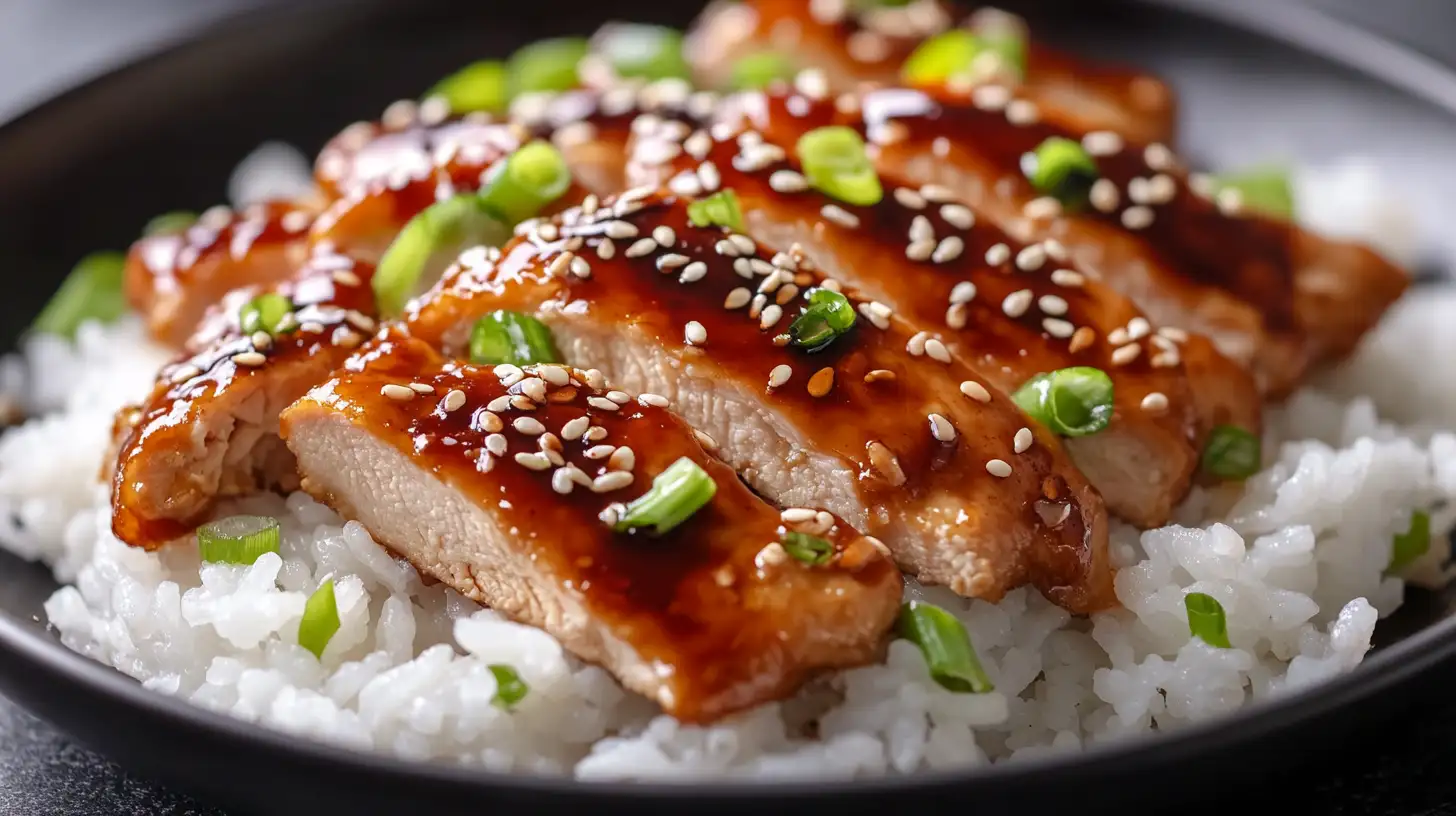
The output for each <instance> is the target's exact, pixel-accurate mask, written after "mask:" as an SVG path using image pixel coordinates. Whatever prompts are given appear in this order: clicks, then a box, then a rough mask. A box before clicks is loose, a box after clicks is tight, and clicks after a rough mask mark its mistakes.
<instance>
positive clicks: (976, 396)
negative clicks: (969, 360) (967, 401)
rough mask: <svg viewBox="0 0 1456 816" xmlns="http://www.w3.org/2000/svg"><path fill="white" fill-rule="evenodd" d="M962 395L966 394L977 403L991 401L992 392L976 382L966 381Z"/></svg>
mask: <svg viewBox="0 0 1456 816" xmlns="http://www.w3.org/2000/svg"><path fill="white" fill-rule="evenodd" d="M961 393H962V394H965V395H966V396H968V397H970V398H971V399H973V400H975V401H976V402H990V401H991V392H990V391H987V390H986V386H984V385H981V384H980V383H978V382H976V381H975V380H966V381H965V382H963V383H961Z"/></svg>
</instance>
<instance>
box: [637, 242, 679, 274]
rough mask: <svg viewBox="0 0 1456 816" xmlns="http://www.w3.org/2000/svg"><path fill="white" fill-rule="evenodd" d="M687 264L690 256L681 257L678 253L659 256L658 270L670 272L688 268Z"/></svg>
mask: <svg viewBox="0 0 1456 816" xmlns="http://www.w3.org/2000/svg"><path fill="white" fill-rule="evenodd" d="M643 240H644V241H645V240H647V239H645V238H644V239H643ZM687 263H688V256H686V255H679V254H677V253H676V252H669V253H667V254H665V255H659V256H657V268H658V269H660V270H662V271H663V272H668V271H670V270H673V269H677V268H679V267H682V266H687Z"/></svg>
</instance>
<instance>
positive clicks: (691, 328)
mask: <svg viewBox="0 0 1456 816" xmlns="http://www.w3.org/2000/svg"><path fill="white" fill-rule="evenodd" d="M683 337H684V338H685V339H686V340H687V344H688V345H690V346H701V345H703V344H704V343H706V342H708V330H707V329H705V328H703V324H702V323H699V322H698V321H696V320H690V321H688V325H687V327H686V328H684V330H683Z"/></svg>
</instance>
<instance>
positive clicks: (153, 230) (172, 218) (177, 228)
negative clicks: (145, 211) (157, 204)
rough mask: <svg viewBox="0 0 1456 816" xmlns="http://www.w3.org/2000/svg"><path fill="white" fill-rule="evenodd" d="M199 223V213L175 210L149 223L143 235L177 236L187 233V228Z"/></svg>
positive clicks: (143, 230) (143, 229) (144, 228)
mask: <svg viewBox="0 0 1456 816" xmlns="http://www.w3.org/2000/svg"><path fill="white" fill-rule="evenodd" d="M196 223H197V213H194V212H187V211H186V210H175V211H173V212H169V213H162V214H161V215H159V216H157V217H156V218H153V219H152V220H150V221H148V222H147V225H146V226H145V227H143V228H142V235H175V234H177V233H179V232H186V231H187V228H188V227H190V226H192V225H193V224H196Z"/></svg>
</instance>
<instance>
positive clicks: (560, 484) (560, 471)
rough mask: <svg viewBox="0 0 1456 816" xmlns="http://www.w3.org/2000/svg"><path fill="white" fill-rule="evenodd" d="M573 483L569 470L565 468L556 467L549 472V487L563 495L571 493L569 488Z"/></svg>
mask: <svg viewBox="0 0 1456 816" xmlns="http://www.w3.org/2000/svg"><path fill="white" fill-rule="evenodd" d="M574 484H575V482H573V480H572V478H571V471H570V470H568V469H567V468H564V467H562V468H557V469H556V470H555V472H553V473H552V474H551V489H552V490H555V491H556V492H557V493H560V494H561V495H563V496H566V495H568V494H570V493H571V488H572V487H573V486H574Z"/></svg>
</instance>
